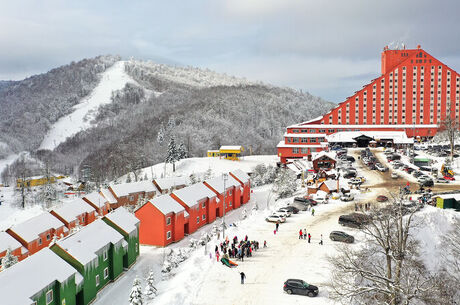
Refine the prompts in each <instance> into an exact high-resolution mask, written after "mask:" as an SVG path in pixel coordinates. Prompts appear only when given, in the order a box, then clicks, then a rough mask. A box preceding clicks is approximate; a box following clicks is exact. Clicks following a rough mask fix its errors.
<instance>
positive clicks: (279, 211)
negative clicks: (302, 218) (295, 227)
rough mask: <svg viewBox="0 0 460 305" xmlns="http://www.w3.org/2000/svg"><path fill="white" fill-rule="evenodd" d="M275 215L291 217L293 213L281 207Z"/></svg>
mask: <svg viewBox="0 0 460 305" xmlns="http://www.w3.org/2000/svg"><path fill="white" fill-rule="evenodd" d="M273 215H280V216H282V217H284V218H287V217H291V215H292V213H291V212H289V211H284V210H281V209H279V210H278V211H276V212H273Z"/></svg>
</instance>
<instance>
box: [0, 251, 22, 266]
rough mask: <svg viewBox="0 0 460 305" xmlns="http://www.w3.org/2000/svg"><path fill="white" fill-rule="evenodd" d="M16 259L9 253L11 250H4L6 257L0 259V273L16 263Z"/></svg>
mask: <svg viewBox="0 0 460 305" xmlns="http://www.w3.org/2000/svg"><path fill="white" fill-rule="evenodd" d="M18 261H19V260H18V258H17V257H16V256H14V255H13V253H11V249H10V248H8V249H6V255H5V256H4V257H3V259H2V265H1V268H0V271H3V270H6V269H8V268H9V267H11V266H13V265H14V264H16V263H17V262H18Z"/></svg>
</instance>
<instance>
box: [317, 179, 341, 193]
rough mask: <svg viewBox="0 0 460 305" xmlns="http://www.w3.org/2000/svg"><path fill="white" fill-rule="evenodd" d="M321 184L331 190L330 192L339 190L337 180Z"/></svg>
mask: <svg viewBox="0 0 460 305" xmlns="http://www.w3.org/2000/svg"><path fill="white" fill-rule="evenodd" d="M321 184H324V185H325V186H326V187H327V189H328V190H330V191H335V190H337V181H336V180H326V181H324V182H323V183H321ZM320 187H321V185H320Z"/></svg>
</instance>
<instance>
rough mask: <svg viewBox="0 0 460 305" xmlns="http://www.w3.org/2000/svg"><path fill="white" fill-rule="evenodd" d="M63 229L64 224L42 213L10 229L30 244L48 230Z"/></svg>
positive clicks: (46, 213)
mask: <svg viewBox="0 0 460 305" xmlns="http://www.w3.org/2000/svg"><path fill="white" fill-rule="evenodd" d="M61 227H64V223H63V222H62V221H60V220H59V219H57V218H56V217H54V216H53V215H51V214H50V213H48V212H44V213H42V214H39V215H37V216H35V217H32V218H30V219H29V220H26V221H24V222H21V223H19V224H16V225H14V226H12V227H11V228H10V229H11V230H12V231H14V232H15V233H16V234H18V235H19V236H20V237H21V238H22V239H24V240H25V241H26V242H31V241H33V240H35V239H37V238H38V237H39V236H38V234H41V233H43V232H45V231H48V230H50V229H55V230H56V229H59V228H61Z"/></svg>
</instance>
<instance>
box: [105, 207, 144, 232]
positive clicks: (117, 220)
mask: <svg viewBox="0 0 460 305" xmlns="http://www.w3.org/2000/svg"><path fill="white" fill-rule="evenodd" d="M104 217H105V218H107V219H109V220H110V221H111V222H113V223H114V224H116V225H117V226H118V227H120V229H122V230H123V231H125V232H126V233H128V234H129V233H131V232H133V231H135V230H137V224H138V223H139V222H140V221H139V219H137V218H136V216H134V215H133V214H132V213H130V212H128V210H126V209H125V208H124V207H119V208H118V209H116V210H115V211H112V212H110V213H108V214H107V215H105V216H104Z"/></svg>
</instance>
